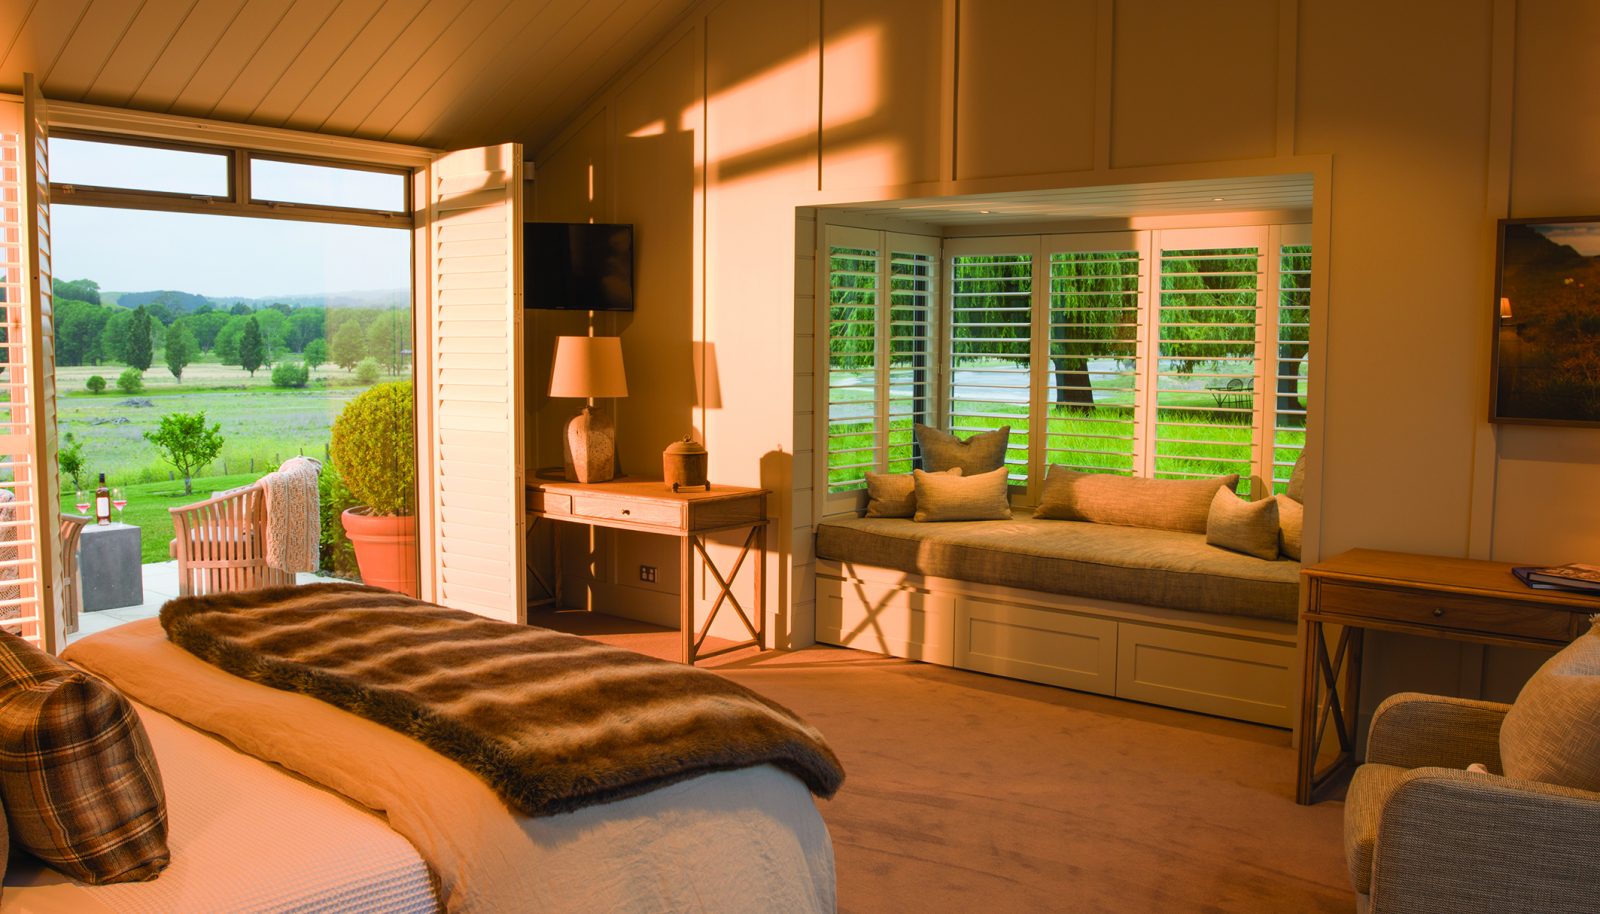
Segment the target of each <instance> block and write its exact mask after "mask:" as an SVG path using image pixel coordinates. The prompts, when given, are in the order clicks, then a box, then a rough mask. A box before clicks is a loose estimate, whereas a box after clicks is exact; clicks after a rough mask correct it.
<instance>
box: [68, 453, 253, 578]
mask: <svg viewBox="0 0 1600 914" xmlns="http://www.w3.org/2000/svg"><path fill="white" fill-rule="evenodd" d="M266 472H267V471H266V470H263V471H262V472H260V473H254V474H251V473H237V474H234V475H230V476H210V477H207V478H204V479H196V480H194V494H193V495H185V494H183V480H181V479H180V480H178V481H176V482H148V483H142V484H139V485H130V486H124V487H123V489H124V490H125V492H126V494H127V496H128V507H127V508H125V509H124V510H123V514H122V517H121V518H118V517H117V513H116V511H114V510H113V511H112V512H111V519H112V520H119V519H120V520H121V521H122V522H123V523H127V524H132V525H134V526H136V527H138V528H140V530H141V537H142V540H141V545H142V553H143V561H144V562H145V563H146V564H148V563H150V562H165V561H168V560H169V559H170V556H168V555H167V542H168V541H169V540H171V539H172V515H171V514H169V513H168V511H167V509H169V508H179V507H182V506H184V505H191V504H194V503H195V502H197V501H205V500H206V499H207V498H210V497H211V496H212V495H213V494H215V493H217V492H222V491H226V490H228V489H233V488H237V487H239V486H245V485H249V484H250V483H252V482H255V481H256V480H257V479H259V478H261V477H262V476H264V475H266ZM61 484H62V485H63V486H70V485H71V483H70V482H69V481H68V480H62V483H61ZM89 495H90V498H91V499H92V498H93V495H94V493H93V492H92V491H91V492H90V493H89ZM90 505H91V506H90V508H89V514H90V516H93V512H94V508H93V502H92V501H91V502H90ZM61 513H63V514H77V513H79V511H78V509H77V505H76V504H74V493H73V492H72V491H71V490H70V489H69V490H68V491H66V492H64V493H63V494H62V498H61Z"/></svg>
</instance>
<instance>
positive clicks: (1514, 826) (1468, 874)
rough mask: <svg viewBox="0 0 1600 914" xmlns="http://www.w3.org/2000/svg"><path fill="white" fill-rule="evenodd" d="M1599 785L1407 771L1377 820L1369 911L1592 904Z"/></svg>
mask: <svg viewBox="0 0 1600 914" xmlns="http://www.w3.org/2000/svg"><path fill="white" fill-rule="evenodd" d="M1597 833H1600V794H1597V793H1589V792H1587V791H1583V790H1573V789H1570V788H1566V787H1557V786H1554V785H1551V784H1541V783H1537V782H1534V781H1521V780H1513V779H1510V778H1503V777H1500V776H1498V775H1487V774H1474V773H1471V772H1467V771H1459V770H1456V769H1453V768H1419V769H1417V770H1415V771H1410V772H1407V773H1406V775H1405V776H1404V777H1403V778H1402V779H1401V780H1400V782H1399V784H1398V785H1397V786H1396V787H1395V789H1394V792H1393V793H1391V794H1390V796H1389V801H1388V802H1387V803H1386V804H1385V805H1384V808H1383V813H1382V816H1381V818H1380V819H1379V821H1378V835H1377V844H1376V847H1375V849H1374V856H1373V864H1372V884H1371V894H1370V903H1371V908H1370V914H1456V912H1461V911H1495V912H1497V914H1519V912H1526V914H1534V912H1538V914H1581V912H1594V911H1600V880H1597V879H1595V878H1594V836H1595V835H1596V834H1597Z"/></svg>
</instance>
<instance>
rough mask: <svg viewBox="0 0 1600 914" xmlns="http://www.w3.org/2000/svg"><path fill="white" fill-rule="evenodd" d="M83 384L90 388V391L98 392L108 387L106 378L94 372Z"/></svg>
mask: <svg viewBox="0 0 1600 914" xmlns="http://www.w3.org/2000/svg"><path fill="white" fill-rule="evenodd" d="M83 386H84V387H87V388H89V393H92V394H97V393H99V392H100V391H102V390H105V389H106V379H105V378H102V377H100V376H99V375H97V374H92V375H90V376H89V380H87V381H84V382H83Z"/></svg>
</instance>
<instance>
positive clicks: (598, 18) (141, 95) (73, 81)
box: [0, 0, 694, 152]
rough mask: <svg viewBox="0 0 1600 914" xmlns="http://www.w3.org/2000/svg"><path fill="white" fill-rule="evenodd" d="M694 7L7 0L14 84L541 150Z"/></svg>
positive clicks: (129, 104)
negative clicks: (30, 82)
mask: <svg viewBox="0 0 1600 914" xmlns="http://www.w3.org/2000/svg"><path fill="white" fill-rule="evenodd" d="M693 2H694V0H0V91H10V92H15V91H18V90H20V88H21V86H22V74H23V73H24V72H31V73H33V74H34V75H35V76H36V77H38V79H39V80H40V84H41V86H42V87H43V90H44V94H45V96H46V97H47V98H53V99H61V100H65V101H79V102H88V103H90V104H96V105H108V106H112V107H119V108H133V109H138V110H144V111H157V112H167V113H172V114H184V115H189V116H192V117H210V118H217V119H219V120H227V121H237V122H242V123H248V124H257V125H262V126H271V127H288V128H292V129H296V130H308V131H315V132H319V133H328V134H337V135H342V136H356V137H364V138H368V139H379V140H389V141H393V142H401V143H416V144H420V145H427V146H439V147H462V146H470V145H477V144H482V143H492V142H503V141H506V140H516V141H520V142H522V143H524V144H526V145H527V146H529V147H530V152H531V150H533V149H537V148H538V147H539V146H541V145H543V144H544V143H545V142H546V141H547V140H548V139H549V138H550V137H551V136H552V135H553V134H554V133H555V132H556V131H557V130H558V129H560V127H561V126H562V124H563V123H564V122H565V120H566V119H567V118H569V117H571V116H572V115H573V114H574V113H576V112H577V111H578V109H579V108H581V107H582V105H583V104H584V102H585V101H586V100H588V98H589V97H590V96H592V95H593V94H594V93H595V92H596V91H598V90H599V89H600V87H601V85H602V84H603V83H604V82H605V81H606V80H607V79H609V78H610V77H611V76H612V75H613V74H615V73H616V72H618V71H619V70H621V69H622V68H623V67H624V66H626V65H627V64H628V63H629V62H630V61H631V60H633V59H634V58H635V57H636V56H637V55H638V54H639V53H641V52H642V51H643V50H645V49H646V48H647V47H648V46H649V45H650V44H651V42H652V41H654V40H655V39H656V38H658V37H659V36H660V35H661V34H662V33H663V32H664V31H666V30H667V29H668V28H670V27H671V25H672V24H673V23H674V22H676V21H677V20H678V19H679V18H680V17H681V16H682V15H683V14H684V12H685V11H686V10H687V9H688V8H689V6H690V5H691V4H692V3H693Z"/></svg>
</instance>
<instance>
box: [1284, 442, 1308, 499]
mask: <svg viewBox="0 0 1600 914" xmlns="http://www.w3.org/2000/svg"><path fill="white" fill-rule="evenodd" d="M1283 494H1285V495H1287V496H1289V497H1290V498H1292V499H1294V500H1295V501H1297V502H1299V503H1301V504H1302V505H1303V504H1305V503H1306V452H1305V451H1303V450H1302V451H1301V452H1300V456H1299V457H1297V458H1295V461H1294V469H1292V470H1290V471H1289V485H1288V487H1286V488H1285V489H1284V493H1283Z"/></svg>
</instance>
